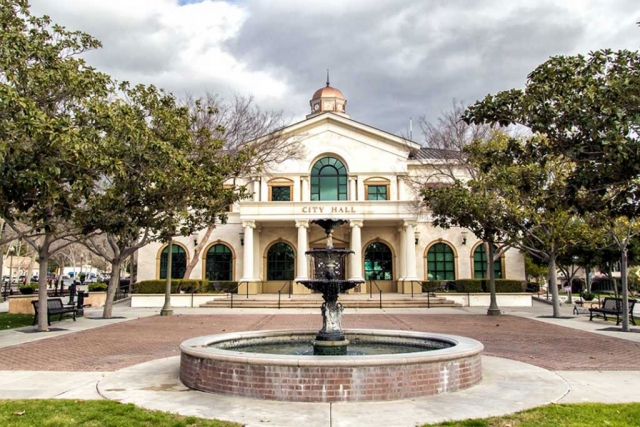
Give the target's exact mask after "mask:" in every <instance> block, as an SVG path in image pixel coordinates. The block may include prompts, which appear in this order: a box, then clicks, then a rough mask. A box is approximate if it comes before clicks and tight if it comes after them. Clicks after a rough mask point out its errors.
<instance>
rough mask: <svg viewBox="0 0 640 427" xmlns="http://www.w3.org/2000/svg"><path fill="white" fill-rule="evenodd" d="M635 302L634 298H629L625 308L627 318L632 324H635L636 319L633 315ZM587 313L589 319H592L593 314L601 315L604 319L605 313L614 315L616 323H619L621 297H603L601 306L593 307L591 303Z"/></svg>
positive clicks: (605, 318)
mask: <svg viewBox="0 0 640 427" xmlns="http://www.w3.org/2000/svg"><path fill="white" fill-rule="evenodd" d="M635 304H636V300H634V299H630V300H629V305H628V307H627V309H628V310H629V318H630V319H631V322H632V323H633V324H634V325H635V324H636V321H635V319H634V317H633V308H634V306H635ZM589 313H590V316H589V320H593V316H602V317H603V318H604V320H607V315H610V316H613V315H615V316H616V320H617V322H616V325H619V324H620V322H621V321H622V319H621V317H620V316H621V315H622V298H605V299H604V302H603V303H602V307H598V306H596V307H594V306H593V305H592V306H591V308H590V309H589Z"/></svg>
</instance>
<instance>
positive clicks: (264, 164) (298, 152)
mask: <svg viewBox="0 0 640 427" xmlns="http://www.w3.org/2000/svg"><path fill="white" fill-rule="evenodd" d="M184 102H185V104H186V105H187V106H188V107H189V108H190V110H191V111H192V113H193V114H194V115H195V116H196V117H197V120H196V121H195V122H194V125H193V129H194V132H196V130H197V129H201V128H203V127H205V128H207V129H210V130H211V131H213V132H214V135H216V136H217V138H219V139H221V140H223V141H224V144H225V148H226V149H227V150H228V151H229V152H230V153H234V154H237V153H240V152H246V153H250V155H249V156H247V157H246V158H245V161H246V164H245V168H244V169H243V175H242V176H233V177H229V179H233V180H234V183H235V180H236V179H238V178H249V177H251V176H252V175H255V174H259V173H262V174H267V175H268V174H269V173H270V172H271V169H272V167H273V166H274V165H276V164H280V163H282V162H284V161H286V160H298V159H302V158H304V149H303V146H302V144H300V139H301V135H300V134H297V135H291V134H287V133H286V132H285V128H286V126H287V123H285V121H284V120H283V117H282V111H268V110H262V109H261V108H260V107H259V106H258V105H256V104H255V102H254V100H253V97H251V96H247V97H245V96H240V95H235V96H234V97H233V98H232V99H231V100H230V101H225V100H224V99H223V98H221V97H220V96H218V95H214V94H211V93H208V94H207V95H205V96H204V97H203V98H194V97H192V96H186V98H185V101H184ZM202 107H204V108H202ZM211 112H212V113H214V114H207V113H211ZM247 148H249V150H247ZM216 225H218V223H215V224H210V225H209V226H208V227H207V228H206V229H205V232H204V235H203V236H202V237H201V238H200V239H199V242H198V244H197V245H196V247H195V249H194V251H193V256H192V257H191V259H189V260H188V262H187V268H186V270H185V273H184V279H188V278H189V277H190V276H191V273H192V272H193V269H194V268H195V266H196V265H197V264H198V261H199V260H200V256H201V254H202V251H203V250H204V248H205V246H206V245H207V243H208V241H209V237H210V236H211V233H213V230H214V229H215V227H216Z"/></svg>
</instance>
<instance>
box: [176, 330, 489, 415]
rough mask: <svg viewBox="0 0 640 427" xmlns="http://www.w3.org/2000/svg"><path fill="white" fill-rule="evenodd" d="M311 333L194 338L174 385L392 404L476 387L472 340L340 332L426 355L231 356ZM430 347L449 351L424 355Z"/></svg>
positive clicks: (477, 348)
mask: <svg viewBox="0 0 640 427" xmlns="http://www.w3.org/2000/svg"><path fill="white" fill-rule="evenodd" d="M315 335H316V332H315V331H311V330H279V331H254V332H240V333H231V334H221V335H210V336H203V337H198V338H193V339H190V340H187V341H185V342H183V343H182V344H181V345H180V351H181V353H182V354H181V359H180V379H181V380H182V382H183V383H184V384H185V385H186V386H187V387H189V388H192V389H196V390H201V391H205V392H211V393H221V394H227V395H235V396H244V397H252V398H258V399H271V400H281V401H292V402H360V401H378V400H398V399H408V398H413V397H419V396H431V395H436V394H441V393H449V392H455V391H459V390H464V389H467V388H469V387H472V386H473V385H475V384H477V383H478V382H480V380H481V379H482V365H481V359H480V353H481V352H482V350H483V348H484V347H483V345H482V344H481V343H480V342H478V341H476V340H473V339H470V338H466V337H460V336H454V335H442V334H431V333H423V332H409V331H387V330H367V329H347V330H344V335H345V337H346V338H347V339H348V340H350V341H352V342H354V341H357V342H372V343H387V344H394V343H395V344H403V345H419V346H420V345H422V346H425V351H416V352H413V353H397V354H380V355H363V356H299V355H281V354H261V353H251V352H247V351H243V350H242V349H239V350H234V348H236V347H243V346H249V345H256V344H265V343H277V342H287V341H290V340H293V341H305V340H308V342H312V341H313V340H314V338H315ZM430 342H431V343H433V345H435V346H436V347H437V346H441V345H444V344H446V345H451V347H448V348H438V349H429V347H432V345H430V344H429V343H430Z"/></svg>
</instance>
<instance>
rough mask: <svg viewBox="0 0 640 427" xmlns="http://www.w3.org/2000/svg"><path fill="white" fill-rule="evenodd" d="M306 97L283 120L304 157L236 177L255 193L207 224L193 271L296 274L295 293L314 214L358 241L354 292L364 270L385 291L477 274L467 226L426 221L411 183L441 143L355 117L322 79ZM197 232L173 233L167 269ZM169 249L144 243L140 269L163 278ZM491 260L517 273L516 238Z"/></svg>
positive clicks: (339, 238) (314, 236)
mask: <svg viewBox="0 0 640 427" xmlns="http://www.w3.org/2000/svg"><path fill="white" fill-rule="evenodd" d="M310 105H311V113H310V114H309V115H308V116H307V118H306V120H304V121H301V122H299V123H296V124H294V125H292V126H289V127H288V128H287V129H285V130H284V133H285V136H286V135H295V136H296V137H297V139H298V140H299V143H300V144H301V145H302V147H301V149H302V151H303V152H304V153H305V156H304V159H302V160H293V159H292V160H287V161H285V162H283V163H281V164H279V165H277V166H276V167H275V168H272V169H271V171H270V173H269V175H268V176H267V175H264V176H256V177H252V178H251V179H248V180H247V181H246V182H244V184H245V185H247V187H248V188H249V189H250V190H252V192H253V194H252V198H251V199H249V200H243V201H241V202H239V203H236V204H235V205H234V206H233V207H232V208H231V211H230V212H229V214H228V221H227V223H226V224H224V225H221V226H219V227H217V228H216V229H214V231H213V232H212V233H211V235H210V236H209V238H208V242H207V244H206V246H205V247H204V250H203V251H202V253H201V254H200V256H199V257H198V258H199V259H198V263H197V265H196V267H195V268H194V270H193V271H192V273H191V275H190V278H191V279H205V278H206V279H209V280H211V281H237V282H242V284H241V285H240V286H241V287H240V290H239V291H240V292H244V291H245V290H246V288H245V286H248V287H249V293H253V294H255V293H277V291H278V290H279V289H281V288H282V287H283V285H284V284H286V283H288V282H289V281H292V291H293V293H294V294H304V293H310V292H311V291H309V290H308V289H307V288H305V287H304V286H302V285H300V284H297V283H296V280H298V279H307V278H309V277H310V276H312V274H313V271H312V270H313V265H312V264H311V260H310V259H309V257H307V256H305V251H307V250H309V249H311V248H316V247H322V246H324V245H325V235H324V232H323V231H322V229H321V228H320V227H317V226H314V225H310V221H311V220H313V219H319V218H334V219H343V220H346V221H347V223H346V224H344V225H342V226H340V227H338V228H336V230H335V231H334V234H333V242H334V246H335V247H338V248H348V249H351V250H352V251H353V252H354V254H353V255H350V256H349V259H348V261H347V263H346V265H345V266H343V272H342V273H343V276H344V278H349V279H360V278H363V279H365V280H367V282H366V283H365V284H363V285H361V286H359V287H358V288H356V289H355V292H356V293H357V292H361V293H368V292H369V286H374V285H372V284H371V282H370V281H371V280H374V281H375V284H376V285H377V287H379V288H380V289H381V290H382V291H383V292H399V293H410V292H411V288H412V287H413V290H414V291H415V292H420V289H421V288H420V286H419V285H418V284H417V283H415V282H418V281H423V280H455V279H465V278H474V277H475V278H481V277H484V275H485V272H486V268H487V267H486V266H487V263H486V257H485V251H484V247H483V246H482V245H481V244H480V243H481V242H480V241H479V240H478V239H477V238H476V237H475V236H474V235H473V234H472V233H470V232H468V231H467V230H465V229H460V228H451V229H447V230H445V229H441V228H435V227H433V226H432V225H431V222H430V218H429V213H428V211H427V210H426V209H425V208H424V207H420V206H419V203H418V200H419V198H418V196H417V193H416V191H415V190H414V188H413V185H411V183H412V182H415V180H416V179H417V178H419V177H420V176H425V175H426V174H428V173H429V170H430V168H431V169H433V165H435V164H438V162H442V161H443V159H444V157H443V156H445V155H446V153H445V152H442V151H439V150H434V149H427V148H422V147H421V146H420V145H419V144H417V143H415V142H412V141H407V140H406V139H404V138H401V137H398V136H396V135H392V134H389V133H387V132H383V131H381V130H378V129H376V128H374V127H371V126H368V125H365V124H362V123H359V122H357V121H355V120H352V119H351V118H350V117H349V115H348V114H347V113H346V105H347V101H346V99H345V97H344V96H343V95H342V93H341V92H340V91H339V90H337V89H335V88H333V87H331V86H329V84H328V83H327V86H326V87H324V88H321V89H319V90H318V91H316V92H315V93H314V95H313V96H312V99H311V101H310ZM203 236H204V232H201V233H200V234H199V235H196V236H191V237H188V238H187V237H179V238H176V239H175V240H174V243H173V249H172V258H173V262H172V277H174V278H182V277H183V274H184V271H185V268H186V265H187V262H188V261H189V260H190V259H191V257H192V256H193V253H194V250H195V247H196V245H197V244H198V243H199V242H201V240H202V238H203ZM166 260H167V245H166V244H161V243H153V244H150V245H147V246H145V247H144V248H142V249H140V251H139V253H138V275H137V277H138V280H150V279H162V278H165V277H166ZM494 268H495V270H496V272H497V276H496V277H500V278H506V279H515V280H524V279H525V273H524V260H523V257H522V254H521V253H520V252H519V251H517V250H513V249H510V250H508V251H506V252H505V254H504V256H503V257H502V259H501V261H498V262H496V263H495V266H494ZM286 289H288V287H287V288H286ZM374 290H375V289H374Z"/></svg>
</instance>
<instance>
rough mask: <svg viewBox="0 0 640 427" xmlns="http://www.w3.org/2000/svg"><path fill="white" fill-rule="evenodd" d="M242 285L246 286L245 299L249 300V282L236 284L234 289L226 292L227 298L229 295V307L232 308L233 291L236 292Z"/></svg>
mask: <svg viewBox="0 0 640 427" xmlns="http://www.w3.org/2000/svg"><path fill="white" fill-rule="evenodd" d="M243 283H246V284H247V299H249V282H248V281H246V280H245V281H242V282H238V286H236V287H235V288H233V289H231V290H230V291H227V297H229V295H231V307H230V308H233V291H237V290H238V288H239V287H240V286H242V284H243Z"/></svg>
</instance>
